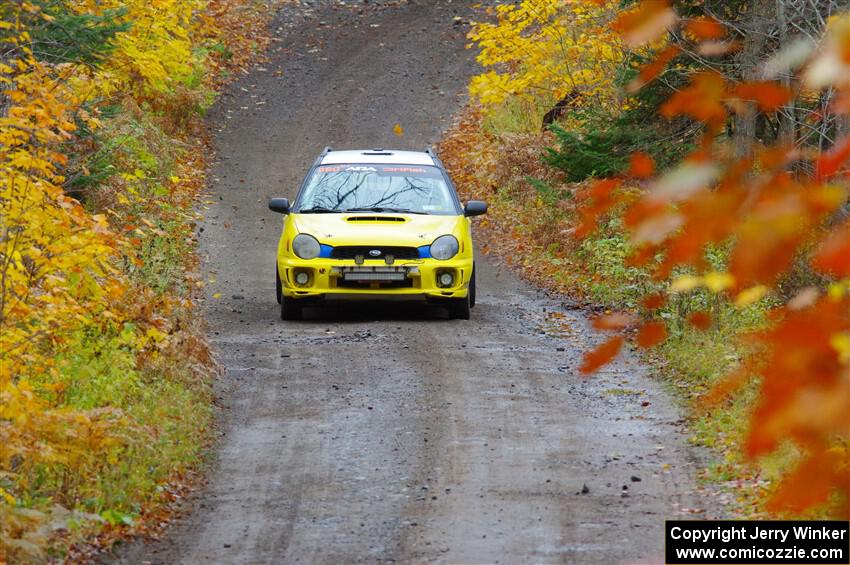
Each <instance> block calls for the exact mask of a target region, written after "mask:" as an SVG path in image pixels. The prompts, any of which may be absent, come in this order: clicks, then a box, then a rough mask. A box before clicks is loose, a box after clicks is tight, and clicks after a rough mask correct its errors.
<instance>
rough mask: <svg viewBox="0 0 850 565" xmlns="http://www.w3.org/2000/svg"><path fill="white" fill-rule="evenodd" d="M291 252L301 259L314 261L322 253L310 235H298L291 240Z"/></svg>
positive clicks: (317, 243) (316, 241)
mask: <svg viewBox="0 0 850 565" xmlns="http://www.w3.org/2000/svg"><path fill="white" fill-rule="evenodd" d="M292 250H293V251H294V252H295V254H296V255H298V256H299V257H301V258H302V259H315V258H316V257H318V256H319V253H321V252H322V246H321V245H319V241H318V240H317V239H316V238H315V237H313V236H312V235H307V234H306V233H299V234H298V235H296V236H295V239H293V240H292Z"/></svg>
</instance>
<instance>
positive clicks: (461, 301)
mask: <svg viewBox="0 0 850 565" xmlns="http://www.w3.org/2000/svg"><path fill="white" fill-rule="evenodd" d="M471 302H472V301H471V299H470V295H469V294H467V295H466V298H450V299H449V303H448V304H447V307H448V309H449V318H451V319H453V320H468V319H469V311H470V308H471V306H470V304H471Z"/></svg>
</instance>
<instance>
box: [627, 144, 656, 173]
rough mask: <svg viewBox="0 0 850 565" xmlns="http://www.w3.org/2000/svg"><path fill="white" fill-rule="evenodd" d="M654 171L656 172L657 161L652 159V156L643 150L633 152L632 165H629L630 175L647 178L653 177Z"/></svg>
mask: <svg viewBox="0 0 850 565" xmlns="http://www.w3.org/2000/svg"><path fill="white" fill-rule="evenodd" d="M653 172H655V161H653V160H652V157H650V156H649V155H648V154H647V153H644V152H643V151H638V152H637V153H633V154H632V157H631V167H629V174H630V175H632V176H633V177H637V178H639V179H645V178H649V177H651V176H652V173H653Z"/></svg>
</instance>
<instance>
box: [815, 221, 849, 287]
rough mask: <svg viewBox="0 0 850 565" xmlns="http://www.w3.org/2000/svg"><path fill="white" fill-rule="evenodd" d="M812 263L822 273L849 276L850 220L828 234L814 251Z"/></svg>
mask: <svg viewBox="0 0 850 565" xmlns="http://www.w3.org/2000/svg"><path fill="white" fill-rule="evenodd" d="M812 264H813V266H814V267H815V268H816V269H817V270H819V271H820V272H822V273H827V274H830V275H834V276H836V277H850V221H848V222H847V223H846V224H844V225H840V226H838V227H837V228H835V230H833V232H832V233H831V234H829V237H827V238H826V240H825V241H824V242H823V243H822V244H821V246H820V248H819V249H818V250H817V253H815V256H814V259H813V260H812Z"/></svg>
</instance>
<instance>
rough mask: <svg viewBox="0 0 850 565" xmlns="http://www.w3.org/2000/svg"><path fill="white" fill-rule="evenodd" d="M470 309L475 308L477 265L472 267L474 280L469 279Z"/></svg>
mask: <svg viewBox="0 0 850 565" xmlns="http://www.w3.org/2000/svg"><path fill="white" fill-rule="evenodd" d="M469 307H470V308H475V265H473V266H472V278H471V279H469Z"/></svg>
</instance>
